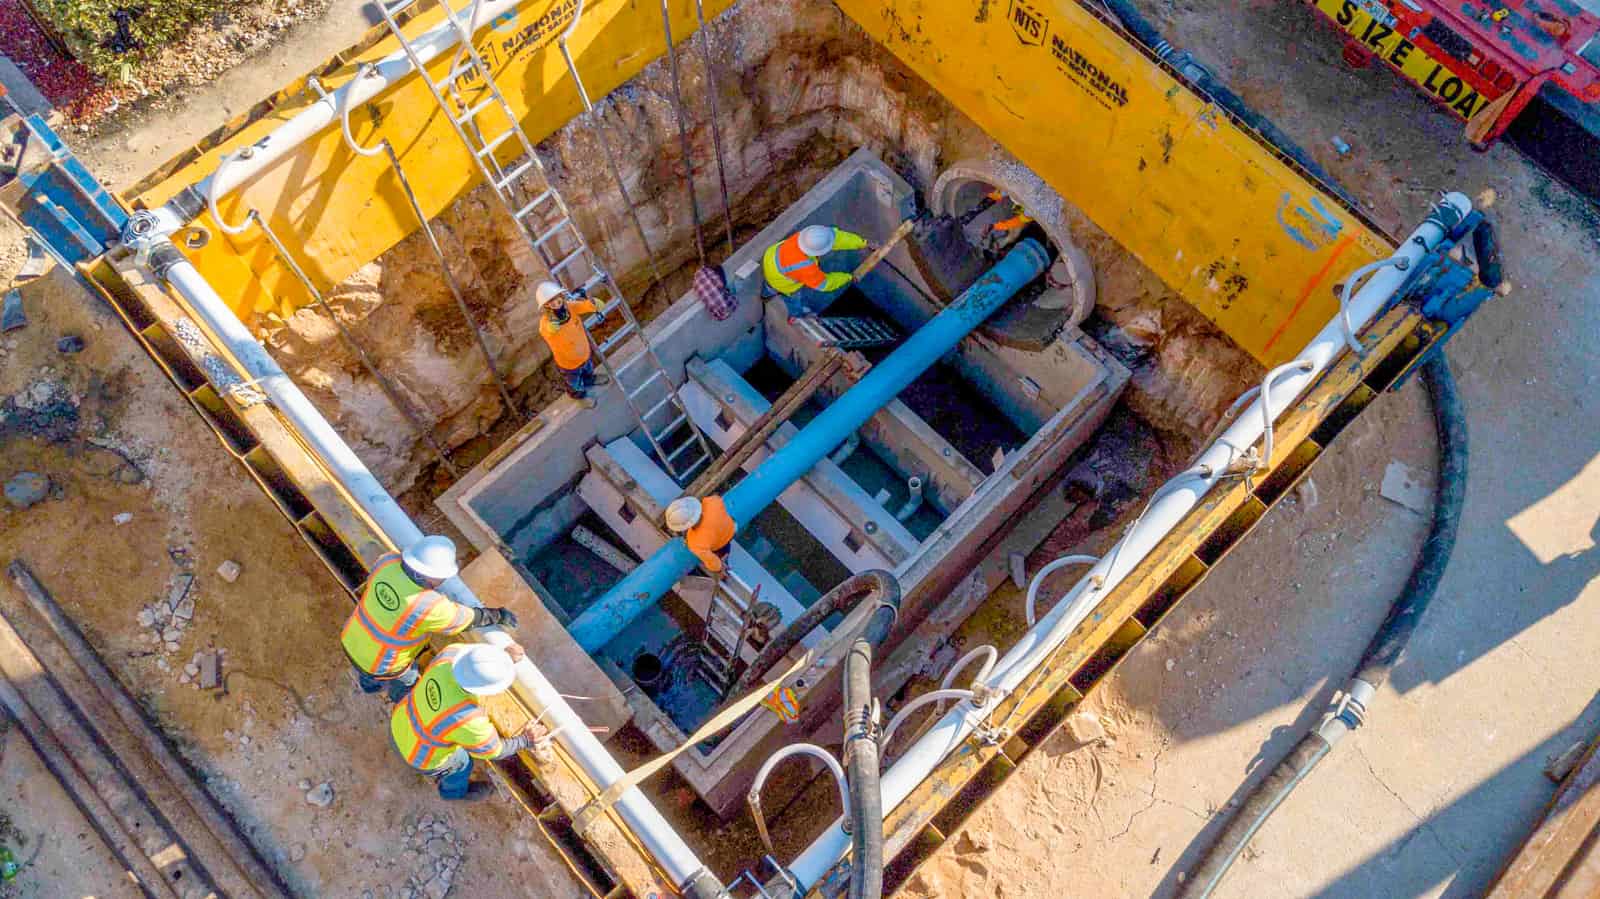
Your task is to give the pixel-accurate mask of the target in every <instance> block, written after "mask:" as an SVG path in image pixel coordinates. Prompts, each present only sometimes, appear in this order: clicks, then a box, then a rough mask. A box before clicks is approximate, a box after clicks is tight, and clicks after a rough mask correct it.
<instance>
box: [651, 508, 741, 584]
mask: <svg viewBox="0 0 1600 899" xmlns="http://www.w3.org/2000/svg"><path fill="white" fill-rule="evenodd" d="M667 530H669V531H671V532H673V533H674V534H682V535H683V542H685V543H687V544H689V551H690V552H692V553H694V554H695V558H697V559H699V560H700V565H701V566H702V567H704V568H705V570H706V571H707V572H708V573H709V574H711V576H712V577H720V576H721V575H722V572H723V571H724V570H725V569H726V568H727V567H728V566H727V563H728V547H729V546H730V545H731V544H732V543H733V535H734V533H735V532H737V531H738V530H739V526H738V525H737V524H735V523H734V521H733V516H731V515H729V514H728V507H727V506H726V505H724V504H723V502H722V497H720V496H708V497H706V498H705V499H696V498H694V497H692V496H680V497H678V498H677V499H675V500H673V501H672V502H671V503H670V504H669V505H668V506H667Z"/></svg>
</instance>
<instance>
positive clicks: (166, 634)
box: [161, 627, 183, 643]
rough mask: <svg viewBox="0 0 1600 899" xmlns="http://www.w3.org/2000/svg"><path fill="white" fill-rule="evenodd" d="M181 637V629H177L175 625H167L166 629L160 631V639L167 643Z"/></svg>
mask: <svg viewBox="0 0 1600 899" xmlns="http://www.w3.org/2000/svg"><path fill="white" fill-rule="evenodd" d="M182 637H183V631H181V630H178V629H177V628H175V627H169V628H167V629H166V630H164V631H162V632H161V639H163V640H165V641H167V642H168V643H172V642H174V641H176V640H179V639H182Z"/></svg>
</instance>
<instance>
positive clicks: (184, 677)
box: [178, 671, 194, 684]
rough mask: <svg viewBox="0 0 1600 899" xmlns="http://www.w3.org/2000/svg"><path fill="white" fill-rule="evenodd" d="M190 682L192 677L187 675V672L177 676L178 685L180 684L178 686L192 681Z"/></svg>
mask: <svg viewBox="0 0 1600 899" xmlns="http://www.w3.org/2000/svg"><path fill="white" fill-rule="evenodd" d="M192 680H194V675H192V674H190V673H188V672H187V671H185V672H184V673H183V674H180V675H178V683H180V684H186V683H188V682H189V681H192Z"/></svg>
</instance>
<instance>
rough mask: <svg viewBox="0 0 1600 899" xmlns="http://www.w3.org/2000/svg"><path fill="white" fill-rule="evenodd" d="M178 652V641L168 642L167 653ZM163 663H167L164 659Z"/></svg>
mask: <svg viewBox="0 0 1600 899" xmlns="http://www.w3.org/2000/svg"><path fill="white" fill-rule="evenodd" d="M177 651H178V641H176V640H168V641H167V652H177ZM162 661H165V659H163V660H162Z"/></svg>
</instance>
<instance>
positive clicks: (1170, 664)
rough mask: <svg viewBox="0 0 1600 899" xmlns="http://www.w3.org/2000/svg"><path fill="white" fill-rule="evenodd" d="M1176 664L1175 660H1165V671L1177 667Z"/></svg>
mask: <svg viewBox="0 0 1600 899" xmlns="http://www.w3.org/2000/svg"><path fill="white" fill-rule="evenodd" d="M1177 664H1178V662H1177V660H1176V659H1167V670H1168V671H1171V670H1172V669H1173V668H1175V667H1177Z"/></svg>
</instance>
